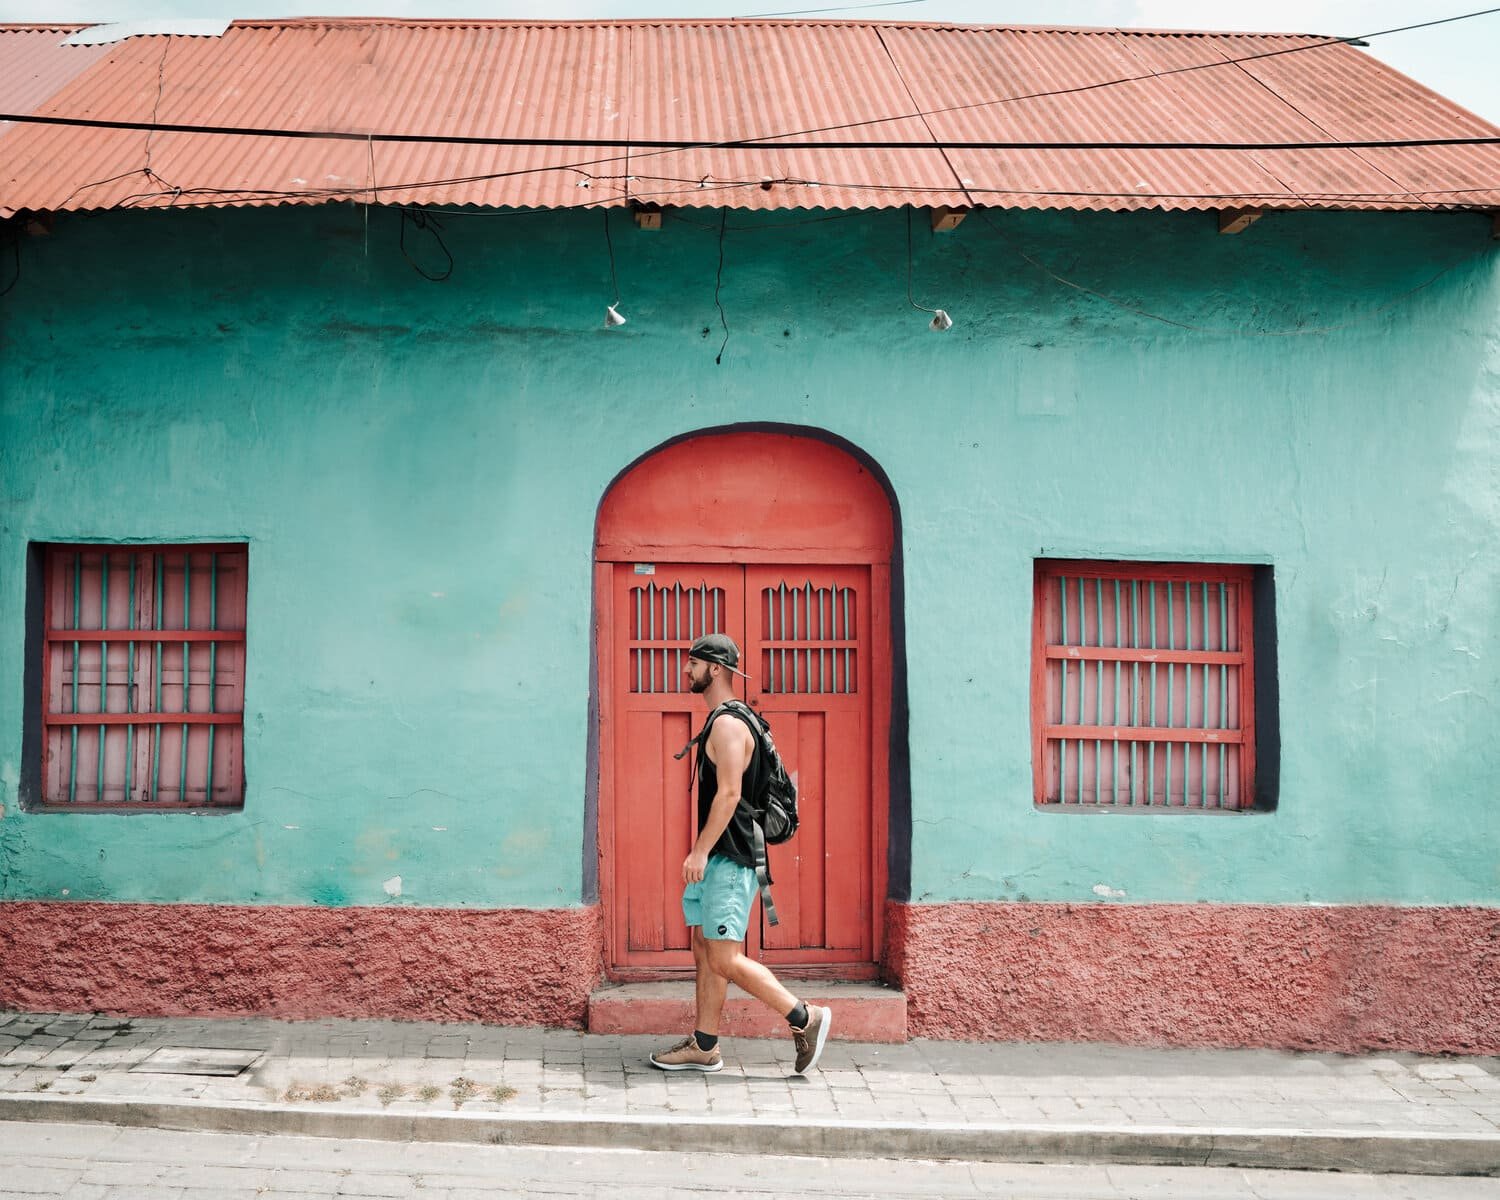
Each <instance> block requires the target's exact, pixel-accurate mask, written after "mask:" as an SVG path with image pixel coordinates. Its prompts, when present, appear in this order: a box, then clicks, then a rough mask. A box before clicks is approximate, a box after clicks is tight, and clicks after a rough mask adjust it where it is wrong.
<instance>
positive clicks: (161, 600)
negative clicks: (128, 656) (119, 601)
mask: <svg viewBox="0 0 1500 1200" xmlns="http://www.w3.org/2000/svg"><path fill="white" fill-rule="evenodd" d="M151 561H152V564H153V566H154V569H155V576H156V578H155V581H154V584H155V592H154V596H155V601H156V603H155V606H154V607H153V610H152V613H153V617H154V621H155V624H156V628H157V629H158V630H160V629H161V628H162V609H163V608H164V607H165V602H166V594H167V584H166V570H167V566H166V556H165V555H162V554H154V555H152V557H151ZM161 650H162V641H161V639H160V638H157V639H156V674H155V677H154V680H153V688H154V695H153V697H152V706H151V707H152V711H154V712H161ZM160 789H161V722H160V721H158V722H157V723H156V726H155V729H154V737H153V739H152V746H151V801H152V803H153V804H154V803H155V802H156V801H158V800H160V799H161V790H160Z"/></svg>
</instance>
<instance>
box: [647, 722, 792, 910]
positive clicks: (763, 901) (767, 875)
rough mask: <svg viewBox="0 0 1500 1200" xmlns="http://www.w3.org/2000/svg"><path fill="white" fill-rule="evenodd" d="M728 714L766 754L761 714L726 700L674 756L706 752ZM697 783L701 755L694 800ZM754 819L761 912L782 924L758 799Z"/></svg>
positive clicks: (693, 773)
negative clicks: (742, 724) (710, 738)
mask: <svg viewBox="0 0 1500 1200" xmlns="http://www.w3.org/2000/svg"><path fill="white" fill-rule="evenodd" d="M726 711H727V712H733V713H734V714H735V715H736V716H738V717H741V718H742V719H744V720H745V723H746V724H747V725H749V726H750V730H751V733H752V734H753V735H754V737H755V748H756V749H757V750H761V751H762V754H764V750H763V746H764V734H765V725H764V724H763V723H762V721H761V718H760V714H759V713H757V712H756V711H755V710H754V709H753V708H751V707H750V706H749V705H747V704H745V702H744V701H742V700H726V701H724V703H723V704H720V705H719V706H718V707H717V708H715V709H714V710H713V711H712V712H711V713H709V714H708V720H706V721H704V722H703V728H702V729H701V730H699V732H698V733H697V734H696V735H695V736H693V737H691V738H689V739H688V743H687V745H686V746H684V747H683V748H682V749H681V750H679V751H678V752H677V753H676V754H674V755H673V756H672V757H673V758H682V757H683V756H684V755H685V754H687V752H688V751H689V750H691V749H692V748H693V747H694V746H697V747H698V749H699V751H700V753H701V752H703V751H704V749H705V747H707V745H708V731H709V730H710V729H711V728H713V723H714V721H715V720H716V719H717V718H718V716H719V714H720V713H723V712H726ZM762 769H764V763H762ZM697 780H698V755H696V754H695V755H693V765H692V768H691V769H690V770H689V771H688V795H689V796H690V797H691V796H692V795H693V789H694V785H695V784H696V783H697ZM742 798H743V797H742ZM750 816H751V821H750V829H751V831H752V833H753V835H754V836H753V842H754V851H755V882H756V884H757V885H758V887H759V888H760V907H761V911H762V912H764V913H765V914H766V921H767V922H768V923H769V924H771V925H780V924H781V918H780V917H778V916H777V915H776V903H775V901H773V900H772V899H771V864H770V860H769V859H768V858H767V856H766V832H765V830H764V829H762V828H761V821H762V819H763V816H764V814H763V813H761V812H760V811H759V810H758V809H757V808H756V807H755V802H754V800H752V801H751V802H750Z"/></svg>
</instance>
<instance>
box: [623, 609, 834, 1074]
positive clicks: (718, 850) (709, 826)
mask: <svg viewBox="0 0 1500 1200" xmlns="http://www.w3.org/2000/svg"><path fill="white" fill-rule="evenodd" d="M739 662H740V651H739V647H738V646H736V645H735V644H734V641H733V639H731V638H729V637H727V636H726V635H724V634H722V633H711V634H709V635H708V636H706V637H701V638H699V639H698V640H697V641H696V642H694V643H693V644H692V646H691V647H690V648H689V649H688V660H687V665H686V666H685V667H684V668H683V674H684V675H685V676H686V677H687V680H688V684H689V686H690V687H691V688H692V690H693V691H694V692H695V693H697V694H698V695H699V696H702V697H703V702H704V704H705V705H707V707H708V711H709V713H710V718H709V721H710V723H709V726H708V730H707V733H708V736H707V737H702V736H701V735H700V738H701V740H700V741H699V742H698V751H697V755H698V757H697V773H698V837H697V840H696V841H694V842H693V848H692V850H691V851H690V852H689V854H688V856H687V858H685V859H684V860H683V862H682V882H683V884H684V887H683V892H682V915H683V918H684V919H685V920H686V922H687V925H688V931H689V933H690V934H691V935H692V942H693V966H694V969H695V972H696V974H695V986H696V991H695V1001H696V1016H697V1020H696V1028H695V1029H694V1030H693V1034H692V1036H691V1037H688V1038H685V1039H684V1040H683V1041H681V1042H679V1043H678V1044H677V1045H675V1046H673V1047H672V1048H671V1049H670V1050H663V1051H658V1052H657V1053H655V1054H653V1055H652V1056H651V1065H652V1066H655V1067H660V1068H661V1069H662V1070H663V1071H719V1070H722V1069H723V1067H724V1056H723V1054H722V1052H721V1051H720V1050H719V1016H720V1014H721V1013H722V1012H723V1009H724V999H725V997H726V996H727V995H728V992H729V985H730V984H731V983H736V984H738V985H739V986H740V987H741V988H742V989H744V990H745V991H746V992H749V993H750V995H752V996H754V997H755V998H756V999H757V1000H759V1001H760V1002H761V1003H762V1004H765V1005H767V1006H768V1007H770V1008H773V1009H775V1010H776V1012H778V1013H780V1014H781V1015H783V1016H785V1017H786V1022H787V1025H788V1026H789V1027H790V1028H791V1033H792V1042H793V1044H794V1045H795V1046H796V1050H797V1059H796V1064H795V1068H794V1069H795V1070H796V1072H797V1073H798V1074H799V1075H800V1074H804V1073H806V1072H807V1071H810V1070H812V1069H813V1067H815V1066H817V1064H818V1059H819V1058H820V1057H821V1056H822V1054H823V1045H824V1043H825V1042H827V1040H828V1030H829V1028H830V1025H831V1023H832V1020H833V1013H832V1011H831V1010H829V1009H827V1008H820V1007H819V1006H817V1005H807V1004H804V1003H803V1002H802V1001H801V1000H799V999H797V997H796V996H794V995H792V993H791V992H789V991H787V990H786V988H784V987H782V985H781V983H780V982H779V981H778V980H777V978H776V976H775V975H773V974H772V973H771V972H770V970H769V969H768V968H767V967H766V966H765V965H764V964H762V963H758V962H756V961H755V960H754V959H752V958H749V957H747V956H746V955H745V953H744V951H743V950H742V949H741V944H742V943H743V942H744V940H745V931H746V928H747V927H748V925H749V921H750V909H751V906H752V905H753V903H754V902H755V893H756V890H757V887H756V878H755V840H754V839H755V831H754V816H753V813H752V809H751V799H752V797H754V796H755V795H756V794H757V789H758V788H759V786H760V784H761V776H762V773H763V772H764V771H765V769H766V768H765V764H764V762H763V761H762V758H763V756H762V754H761V751H760V739H759V737H758V736H756V734H755V733H754V732H752V731H751V728H750V724H749V722H750V720H751V719H752V718H749V717H747V716H745V715H744V714H743V713H740V712H736V711H735V710H734V709H733V708H726V709H724V710H723V712H716V710H717V709H718V708H719V706H720V705H721V704H723V703H724V702H725V701H726V700H732V699H734V685H733V680H732V678H731V676H732V675H744V674H745V673H744V672H743V671H741V670H739ZM746 678H748V676H746ZM724 717H732V718H734V719H732V720H725V719H723V718H724Z"/></svg>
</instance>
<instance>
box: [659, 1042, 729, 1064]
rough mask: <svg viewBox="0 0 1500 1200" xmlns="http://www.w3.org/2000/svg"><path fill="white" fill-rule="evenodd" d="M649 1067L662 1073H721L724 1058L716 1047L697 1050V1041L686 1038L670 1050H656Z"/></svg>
mask: <svg viewBox="0 0 1500 1200" xmlns="http://www.w3.org/2000/svg"><path fill="white" fill-rule="evenodd" d="M651 1065H652V1066H653V1067H660V1068H661V1069H662V1070H663V1071H722V1070H723V1069H724V1056H723V1055H722V1054H720V1053H719V1048H718V1047H717V1046H715V1047H714V1048H713V1049H712V1050H700V1049H698V1039H697V1038H695V1037H692V1036H688V1037H685V1038H683V1039H682V1041H680V1042H678V1043H677V1045H675V1046H673V1047H672V1048H671V1049H670V1050H658V1051H657V1052H656V1053H655V1054H653V1055H652V1056H651Z"/></svg>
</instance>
